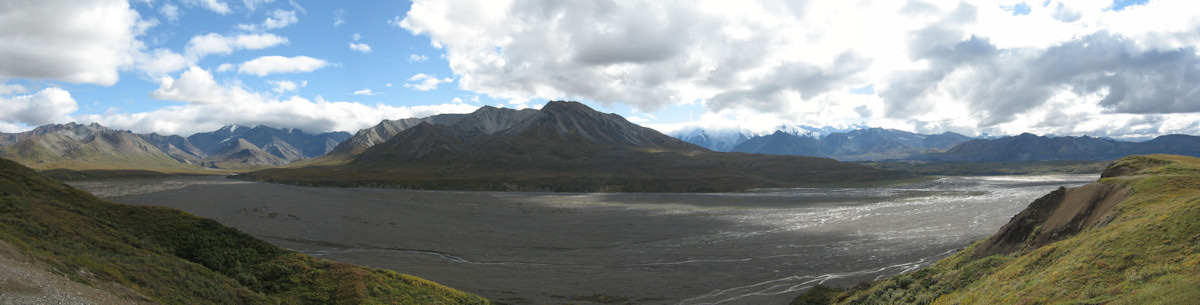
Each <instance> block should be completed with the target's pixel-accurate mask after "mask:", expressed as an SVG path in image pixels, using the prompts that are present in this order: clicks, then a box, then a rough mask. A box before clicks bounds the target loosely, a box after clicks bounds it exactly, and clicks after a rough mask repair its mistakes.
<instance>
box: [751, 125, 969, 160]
mask: <svg viewBox="0 0 1200 305" xmlns="http://www.w3.org/2000/svg"><path fill="white" fill-rule="evenodd" d="M970 139H971V138H969V137H967V136H964V135H961V134H957V133H952V132H947V133H943V134H938V135H923V134H916V133H911V132H906V131H900V130H894V129H883V128H867V129H858V130H852V131H848V132H835V133H831V134H828V135H826V136H824V137H820V138H818V137H813V136H800V135H796V134H793V133H786V132H782V131H777V132H775V133H774V134H771V135H767V136H758V137H753V138H750V139H747V140H746V141H744V142H742V143H741V144H738V145H737V146H734V147H733V148H732V149H730V151H734V152H745V153H759V154H773V155H795V156H812V157H826V158H833V159H838V160H842V161H864V160H887V159H902V158H905V157H907V156H910V155H915V154H921V153H930V152H938V151H945V150H947V149H950V148H951V147H953V146H954V145H957V144H959V143H962V142H966V141H967V140H970Z"/></svg>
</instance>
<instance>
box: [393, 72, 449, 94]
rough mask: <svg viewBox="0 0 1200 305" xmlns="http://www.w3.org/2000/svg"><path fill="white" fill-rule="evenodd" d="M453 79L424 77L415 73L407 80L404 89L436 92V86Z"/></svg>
mask: <svg viewBox="0 0 1200 305" xmlns="http://www.w3.org/2000/svg"><path fill="white" fill-rule="evenodd" d="M453 81H454V79H453V78H441V79H439V78H437V76H436V75H426V74H425V73H417V74H416V75H413V76H412V77H409V78H408V82H409V83H407V84H404V87H405V88H410V89H413V90H417V91H430V90H437V87H438V84H444V83H449V82H453Z"/></svg>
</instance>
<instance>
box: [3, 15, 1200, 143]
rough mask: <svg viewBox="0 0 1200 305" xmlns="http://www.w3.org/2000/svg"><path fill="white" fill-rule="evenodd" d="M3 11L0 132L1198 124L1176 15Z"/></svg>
mask: <svg viewBox="0 0 1200 305" xmlns="http://www.w3.org/2000/svg"><path fill="white" fill-rule="evenodd" d="M10 3H12V5H9V6H7V7H6V8H4V9H5V10H10V12H4V13H6V14H0V28H5V29H10V30H7V31H0V58H5V59H6V60H0V131H5V132H15V131H22V130H28V129H30V128H32V127H35V126H38V125H41V124H47V123H65V122H71V121H76V122H97V123H101V124H104V125H107V126H110V127H114V128H120V129H130V130H133V131H135V132H158V133H163V134H182V135H187V134H190V133H194V132H202V131H209V130H214V129H217V128H219V127H220V126H223V125H227V124H242V125H255V124H265V125H270V126H276V127H290V128H302V129H304V130H307V131H312V132H322V131H333V130H341V131H351V132H353V131H355V130H357V129H360V128H365V127H368V126H371V125H374V124H376V123H378V122H379V121H380V120H383V119H400V118H404V117H420V116H427V115H433V114H438V113H450V112H469V111H472V110H473V109H475V108H477V107H479V106H482V105H493V106H499V107H509V108H524V107H533V108H537V107H540V106H541V105H542V104H543V103H545V101H547V100H551V99H565V100H578V101H582V102H584V103H586V104H588V105H590V106H592V107H594V108H597V109H598V110H601V111H604V112H613V113H617V114H620V115H623V116H626V117H627V118H629V119H630V120H631V121H634V122H636V123H641V124H645V125H646V126H650V127H653V128H657V129H659V130H662V131H678V130H687V129H694V128H707V129H744V130H749V131H753V132H762V133H765V132H769V131H770V130H772V129H774V128H776V127H778V126H782V125H810V126H852V125H858V124H865V125H868V126H874V127H885V128H896V129H901V130H908V131H915V132H925V133H940V132H944V131H955V132H960V133H964V134H968V135H977V134H983V133H988V134H992V135H998V134H1019V133H1022V132H1033V133H1038V134H1056V135H1085V134H1086V135H1094V136H1110V137H1117V138H1121V137H1127V138H1144V137H1147V136H1154V135H1160V134H1168V133H1187V134H1198V133H1200V123H1198V122H1200V114H1198V112H1200V101H1198V99H1200V92H1197V91H1196V90H1192V89H1188V88H1194V87H1196V86H1195V85H1196V84H1197V82H1198V81H1200V79H1197V76H1195V75H1197V73H1200V72H1198V71H1200V59H1198V58H1200V55H1198V54H1197V53H1198V52H1197V44H1198V42H1200V21H1198V20H1200V18H1198V17H1200V16H1197V15H1198V14H1200V13H1197V12H1200V9H1197V7H1196V6H1197V5H1196V4H1193V3H1192V1H1182V0H1178V1H1174V0H1162V1H1123V0H1122V1H1104V0H1081V1H1059V0H1038V1H1013V0H997V1H969V2H963V1H953V0H945V1H942V0H929V1H922V0H912V1H903V2H901V1H884V2H880V3H873V4H871V5H866V6H864V5H858V4H853V3H847V2H845V1H807V2H793V1H773V0H763V1H751V2H745V3H739V4H736V5H734V4H731V3H728V2H724V1H621V2H600V1H583V2H535V1H452V2H438V1H424V0H416V1H413V2H409V1H304V0H290V1H289V0H55V1H35V0H11V1H10ZM1172 67H1174V68H1172ZM1150 80H1155V81H1153V82H1151V81H1150Z"/></svg>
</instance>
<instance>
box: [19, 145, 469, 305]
mask: <svg viewBox="0 0 1200 305" xmlns="http://www.w3.org/2000/svg"><path fill="white" fill-rule="evenodd" d="M0 239H3V241H5V242H7V243H8V244H11V245H12V246H13V247H14V248H15V249H16V250H18V251H19V252H21V253H22V254H23V256H24V257H28V258H30V259H31V260H33V261H34V263H35V264H37V265H38V266H40V267H42V268H46V269H48V270H50V271H52V272H53V273H56V274H60V275H61V276H63V277H67V278H69V279H71V280H73V281H77V282H81V283H87V284H89V285H92V286H93V287H96V288H98V289H101V290H104V291H106V292H108V293H111V294H113V295H116V296H120V297H124V298H129V299H131V300H132V301H137V302H139V303H157V304H486V303H488V301H487V300H484V299H482V298H480V297H478V296H474V295H469V294H465V293H462V292H459V291H455V290H453V289H450V288H446V287H443V286H441V285H438V284H435V283H432V282H429V281H426V280H423V279H419V278H416V277H413V276H409V275H402V274H397V273H395V272H391V271H383V270H375V269H368V268H363V267H358V266H353V265H349V264H343V263H335V262H330V261H326V260H322V259H317V258H313V257H310V256H307V255H304V254H300V253H296V252H292V251H288V250H285V249H283V248H280V247H277V246H274V245H271V244H269V243H267V242H265V241H262V240H259V239H256V238H254V237H252V236H250V235H248V234H245V233H242V232H240V231H237V230H235V229H233V228H229V227H226V226H223V225H221V224H219V223H217V222H216V221H212V220H209V219H203V218H199V217H195V216H192V215H190V214H187V213H184V212H181V211H178V210H175V209H168V208H158V207H142V206H130V205H124V204H118V203H112V202H107V201H103V200H100V199H98V198H96V197H93V196H92V195H91V194H88V193H86V192H82V191H79V190H75V189H73V188H71V187H69V186H67V185H64V184H62V183H59V182H57V181H54V180H51V179H49V178H46V177H43V176H40V175H38V174H37V173H36V172H34V171H33V170H31V169H29V168H26V167H23V166H20V165H18V164H16V163H14V162H12V161H9V160H5V159H0ZM6 287H11V286H6ZM6 293H7V292H6Z"/></svg>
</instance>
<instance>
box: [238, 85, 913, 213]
mask: <svg viewBox="0 0 1200 305" xmlns="http://www.w3.org/2000/svg"><path fill="white" fill-rule="evenodd" d="M390 122H401V123H398V124H387V123H390ZM389 134H390V135H389ZM385 137H386V139H385ZM379 139H385V140H384V141H383V142H378V140H379ZM372 143H374V144H372ZM312 161H314V162H312V163H308V164H309V166H307V167H299V168H283V169H267V170H261V171H256V172H251V173H247V174H245V175H244V176H245V177H246V178H248V179H256V180H262V181H271V182H283V183H294V184H304V185H334V186H387V187H404V188H418V189H457V190H553V191H582V192H593V191H612V192H715V191H735V190H745V189H750V188H773V187H796V186H806V185H807V186H811V185H838V184H853V183H863V182H867V183H885V182H888V181H894V180H899V179H907V178H912V177H914V176H913V175H911V174H908V173H905V172H900V171H890V170H879V169H873V168H870V167H866V166H860V165H854V164H846V163H841V162H837V161H835V160H831V159H823V158H806V157H792V156H765V155H752V154H738V153H718V152H712V151H709V150H707V149H704V148H702V147H699V146H696V145H693V144H690V143H687V142H684V141H681V140H678V139H675V138H672V137H669V136H666V135H663V134H661V133H659V132H657V131H654V130H652V129H649V128H645V127H641V126H638V125H636V124H633V123H630V122H629V121H627V120H625V119H624V118H622V117H620V116H618V115H615V114H605V113H600V112H597V111H595V110H593V109H591V108H589V107H587V106H585V105H583V104H580V103H576V102H550V103H548V104H546V105H545V106H544V107H542V109H541V110H532V109H525V110H512V109H503V108H493V107H484V108H481V109H479V110H477V111H475V112H474V113H471V114H462V115H441V116H434V117H429V118H425V119H410V120H401V121H388V122H384V123H381V125H380V126H376V127H373V128H369V129H364V130H363V131H360V132H359V133H358V134H356V135H355V136H354V137H353V138H351V139H349V140H347V141H345V142H343V143H342V145H340V146H338V147H337V148H335V149H334V150H333V151H331V153H330V154H329V155H327V156H325V157H322V158H318V159H316V160H312ZM301 164H305V163H301Z"/></svg>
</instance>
